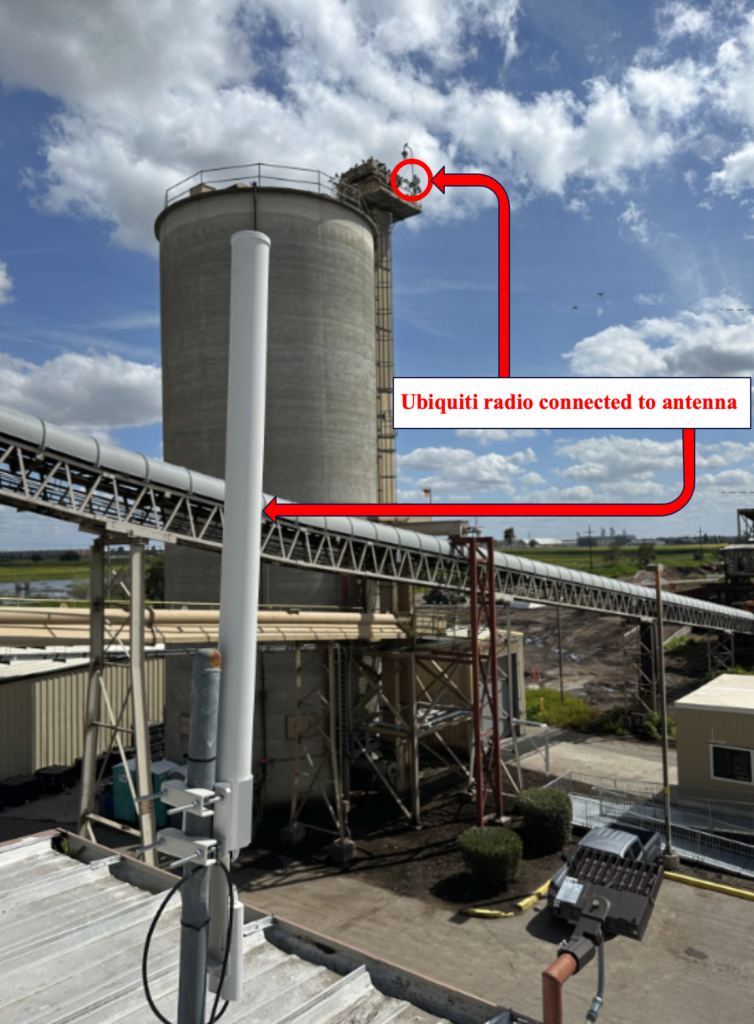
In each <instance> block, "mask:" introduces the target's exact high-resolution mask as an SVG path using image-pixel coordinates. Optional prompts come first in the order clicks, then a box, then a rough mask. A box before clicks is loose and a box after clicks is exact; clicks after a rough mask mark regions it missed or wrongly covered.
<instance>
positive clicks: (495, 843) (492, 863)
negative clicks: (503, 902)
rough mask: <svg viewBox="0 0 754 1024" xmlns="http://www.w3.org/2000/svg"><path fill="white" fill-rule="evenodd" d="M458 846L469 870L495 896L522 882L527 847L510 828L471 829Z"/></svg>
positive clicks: (463, 835)
mask: <svg viewBox="0 0 754 1024" xmlns="http://www.w3.org/2000/svg"><path fill="white" fill-rule="evenodd" d="M457 842H458V848H459V849H460V851H461V853H462V854H463V859H464V863H465V864H466V867H467V868H468V869H469V871H470V872H471V873H472V874H473V875H474V877H475V878H476V879H477V880H478V881H479V882H481V883H482V884H483V885H484V886H485V887H487V888H489V889H490V891H491V892H500V890H501V889H505V888H507V886H508V885H509V883H510V882H512V881H514V880H515V879H516V878H518V870H519V868H520V866H521V855H522V853H523V843H522V842H521V839H520V837H519V836H518V835H516V833H515V832H512V831H511V830H510V829H509V828H495V827H494V826H489V827H487V828H479V827H475V828H470V829H467V830H466V831H465V832H462V833H461V835H460V836H459V837H458V840H457Z"/></svg>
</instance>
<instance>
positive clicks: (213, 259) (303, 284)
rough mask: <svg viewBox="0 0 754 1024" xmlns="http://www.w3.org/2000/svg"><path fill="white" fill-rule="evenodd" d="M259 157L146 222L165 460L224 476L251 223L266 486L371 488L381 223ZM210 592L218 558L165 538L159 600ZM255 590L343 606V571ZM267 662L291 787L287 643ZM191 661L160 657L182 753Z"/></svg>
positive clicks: (330, 492) (269, 577) (319, 493)
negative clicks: (265, 253) (233, 317)
mask: <svg viewBox="0 0 754 1024" xmlns="http://www.w3.org/2000/svg"><path fill="white" fill-rule="evenodd" d="M255 169H256V171H257V175H256V180H254V179H251V180H250V179H248V178H247V179H245V180H241V181H239V180H238V178H235V177H234V179H232V180H233V184H232V185H231V186H230V187H223V186H224V185H225V184H226V183H225V182H217V180H216V178H217V176H218V175H214V179H215V186H214V187H213V186H212V185H209V184H207V183H206V180H205V179H206V177H207V176H206V175H204V176H202V180H200V182H199V183H197V184H196V185H194V186H193V187H191V188H187V189H185V191H184V192H183V194H179V196H178V197H177V198H175V199H173V201H171V202H169V203H168V204H167V205H166V207H165V209H164V210H163V212H162V213H161V214H160V216H159V217H158V218H157V222H156V224H155V233H156V235H157V238H158V240H159V243H160V291H161V311H162V372H163V415H164V420H163V424H164V425H163V430H164V454H165V459H166V460H168V461H170V462H173V463H177V464H179V465H183V466H187V467H189V468H190V469H194V470H198V471H200V472H203V473H207V474H209V475H212V476H219V477H222V476H224V474H225V429H226V396H227V379H228V333H229V310H230V238H231V236H232V235H233V233H234V232H236V231H241V230H245V229H249V228H252V229H256V230H259V231H263V232H264V233H265V234H267V235H269V237H270V239H271V240H272V249H271V259H270V296H269V341H268V369H267V412H266V447H265V466H264V489H265V491H266V492H267V493H271V494H277V495H279V496H280V497H284V498H288V499H294V500H300V501H357V502H372V501H375V500H376V498H377V459H376V447H377V428H376V419H375V415H374V402H375V393H376V388H377V383H376V367H375V305H374V250H375V235H376V228H375V225H374V223H373V222H372V220H371V219H370V217H369V216H368V215H367V214H366V212H365V210H364V207H363V206H362V204H361V202H360V199H359V196H358V193H357V192H356V191H355V190H353V189H350V188H349V187H348V186H345V187H342V188H341V189H338V190H335V191H334V192H333V191H326V190H321V191H310V190H309V189H311V188H312V187H314V188H315V189H316V188H317V187H318V186H320V187H321V180H320V182H313V183H308V182H305V183H302V182H301V181H293V182H291V183H290V184H291V187H281V184H283V185H287V183H281V184H277V183H276V184H272V185H270V184H269V183H268V179H267V177H266V176H263V169H262V168H259V167H257V168H255ZM246 170H247V173H248V170H251V169H246ZM269 170H270V172H271V173H273V174H275V175H276V177H283V176H285V172H284V171H282V170H278V169H269ZM231 173H232V172H231ZM225 176H226V178H227V176H228V175H227V174H226V175H225ZM289 176H294V177H299V178H300V177H301V175H289ZM169 198H172V197H169ZM219 595H220V558H219V557H217V556H216V555H213V554H211V553H205V552H201V551H192V550H190V549H187V548H182V547H170V546H169V547H168V549H167V551H166V598H167V600H169V601H180V602H217V601H219ZM263 600H264V601H265V602H266V603H270V604H282V605H286V606H291V605H325V606H329V607H331V608H332V607H340V605H341V601H342V591H341V581H340V580H339V579H338V578H337V577H333V576H331V575H330V576H329V575H324V574H322V575H321V574H317V573H306V572H297V571H291V570H285V569H281V568H277V567H267V569H266V571H265V573H264V593H263ZM290 658H291V659H292V655H291V656H290ZM266 660H267V664H266V665H265V666H264V668H263V671H262V673H261V678H262V679H263V680H265V681H266V685H267V688H268V694H266V695H265V697H263V699H262V701H261V702H260V710H261V709H264V711H265V713H266V715H267V720H266V721H265V723H264V730H263V731H264V735H265V739H266V740H267V741H268V743H269V745H270V748H271V749H268V750H266V751H265V753H267V754H268V756H269V759H270V760H271V761H274V762H275V763H276V764H277V765H278V766H279V767H280V770H276V772H275V774H276V776H279V778H280V782H281V786H282V790H285V789H286V786H287V785H289V784H288V783H284V782H283V779H284V777H285V775H286V773H285V771H284V770H283V768H282V764H283V762H285V761H286V760H288V759H289V758H291V757H292V756H293V755H292V750H291V749H290V748H291V741H290V740H289V739H287V738H286V730H285V719H286V715H290V713H291V711H290V706H291V697H290V694H289V693H288V690H289V689H290V686H289V683H290V680H291V678H292V675H293V673H292V665H291V666H289V665H287V661H288V660H290V659H288V658H287V657H283V656H280V657H277V656H276V657H271V658H269V659H266ZM313 671H314V670H313ZM190 674H191V673H190V659H189V657H171V658H170V659H169V661H168V672H167V693H166V704H167V707H166V712H167V713H166V743H167V749H168V756H170V757H172V758H174V759H177V760H183V757H182V754H183V751H184V750H185V749H186V746H185V741H186V739H185V734H186V732H187V728H188V725H187V721H188V719H187V715H188V710H189V706H190V701H189V681H190ZM276 705H279V706H276ZM260 731H261V727H260ZM278 739H279V741H280V742H279V743H277V747H276V741H277V740H278ZM279 796H280V799H281V800H282V799H284V798H286V793H285V792H284V791H281V793H280V794H279Z"/></svg>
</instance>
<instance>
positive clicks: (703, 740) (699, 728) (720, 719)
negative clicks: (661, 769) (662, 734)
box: [672, 706, 754, 801]
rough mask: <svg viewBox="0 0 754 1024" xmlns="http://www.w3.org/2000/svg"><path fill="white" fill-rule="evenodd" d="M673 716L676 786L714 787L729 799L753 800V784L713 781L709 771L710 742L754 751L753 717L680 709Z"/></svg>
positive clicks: (721, 780) (678, 707) (722, 780)
mask: <svg viewBox="0 0 754 1024" xmlns="http://www.w3.org/2000/svg"><path fill="white" fill-rule="evenodd" d="M672 714H673V717H674V718H675V722H676V733H677V739H676V742H677V751H678V783H679V785H681V786H703V787H705V788H709V787H713V788H715V789H719V790H720V791H721V792H724V793H725V796H726V798H727V799H729V800H747V801H754V785H747V784H745V783H742V782H728V781H726V780H725V779H713V778H712V775H711V768H710V743H713V742H717V743H720V744H723V743H726V744H727V745H728V746H731V747H748V748H749V749H752V750H754V715H748V714H743V713H740V712H731V711H711V710H709V709H705V710H704V711H697V710H695V709H693V708H684V707H680V706H677V707H676V708H675V710H674V711H673V712H672Z"/></svg>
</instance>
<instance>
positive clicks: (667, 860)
mask: <svg viewBox="0 0 754 1024" xmlns="http://www.w3.org/2000/svg"><path fill="white" fill-rule="evenodd" d="M650 568H653V569H654V571H655V587H656V590H657V665H658V668H659V670H660V715H661V716H662V789H663V794H664V797H665V855H664V856H663V859H662V860H663V864H664V866H665V869H666V870H668V871H671V870H672V871H677V870H678V865H679V863H680V861H679V858H678V855H677V854H676V853H674V852H673V842H672V835H671V832H672V828H671V821H670V778H669V774H670V773H669V769H668V695H667V688H666V686H665V645H664V643H663V637H662V576H661V572H662V566H661V565H660V564H659V562H658V563H657V564H656V565H654V566H651V567H650Z"/></svg>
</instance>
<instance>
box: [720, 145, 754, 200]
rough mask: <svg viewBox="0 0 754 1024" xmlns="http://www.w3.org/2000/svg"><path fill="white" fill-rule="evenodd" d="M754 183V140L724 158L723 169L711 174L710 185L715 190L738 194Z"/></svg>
mask: <svg viewBox="0 0 754 1024" xmlns="http://www.w3.org/2000/svg"><path fill="white" fill-rule="evenodd" d="M752 185H754V142H748V143H747V144H746V145H745V146H743V147H742V148H741V149H739V150H738V152H737V153H731V154H730V156H726V157H725V159H724V160H723V168H722V170H721V171H715V173H714V174H711V175H710V187H711V188H712V189H713V190H719V191H723V192H727V193H729V194H730V195H733V196H737V195H739V194H740V192H741V191H742V190H743V189H745V188H751V186H752Z"/></svg>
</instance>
